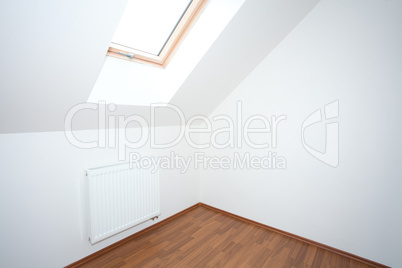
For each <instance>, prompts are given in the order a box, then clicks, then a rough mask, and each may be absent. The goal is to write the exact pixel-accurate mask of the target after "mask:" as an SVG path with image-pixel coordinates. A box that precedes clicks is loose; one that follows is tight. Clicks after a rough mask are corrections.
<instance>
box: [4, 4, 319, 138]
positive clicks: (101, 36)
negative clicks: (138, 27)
mask: <svg viewBox="0 0 402 268" xmlns="http://www.w3.org/2000/svg"><path fill="white" fill-rule="evenodd" d="M211 1H213V0H211ZM317 2H319V0H303V1H300V0H264V1H261V0H247V1H246V2H245V3H244V4H243V6H242V7H241V8H240V10H239V11H238V12H237V14H236V15H235V17H234V18H233V19H232V21H231V22H230V23H229V24H228V26H227V27H226V28H225V30H224V31H223V32H222V34H221V35H220V36H219V37H218V39H217V40H216V42H215V43H214V44H213V46H212V47H211V48H210V50H209V51H208V52H207V53H206V55H205V56H204V57H203V59H202V60H201V61H200V62H199V64H198V65H197V66H196V67H195V69H194V70H193V71H192V72H191V74H190V75H189V77H188V78H187V80H186V81H185V82H184V84H183V85H182V87H181V88H180V89H179V90H178V92H177V93H176V94H175V96H174V97H173V99H172V100H171V103H172V104H174V105H176V106H178V107H180V108H181V109H182V110H183V112H184V113H185V115H186V117H189V116H192V115H195V114H204V115H208V114H209V113H210V112H212V111H213V109H214V108H215V107H216V106H217V105H219V103H220V102H221V101H222V100H223V99H224V98H225V97H226V96H227V95H228V94H230V92H231V91H232V90H234V89H235V87H236V86H237V85H238V84H239V83H240V82H241V81H242V80H243V79H244V78H245V77H246V76H247V75H248V74H249V73H250V72H251V71H252V70H253V69H254V68H255V67H256V66H257V65H258V63H259V62H260V61H261V60H262V59H264V58H265V57H266V55H268V54H269V52H270V51H272V49H273V48H274V47H275V46H276V45H277V44H278V43H279V42H280V41H281V40H282V39H283V38H284V37H285V36H286V35H287V34H288V33H289V32H290V31H291V30H292V29H293V28H294V27H295V26H296V25H297V24H298V23H299V22H300V21H301V20H302V19H303V18H304V17H305V16H306V15H307V14H308V13H309V11H310V10H311V9H312V8H313V7H314V6H315V5H316V4H317ZM125 4H126V0H117V1H116V0H115V1H106V0H104V1H94V0H91V1H89V0H87V1H80V0H71V1H67V2H59V1H45V0H38V1H28V0H25V1H23V2H21V1H19V2H12V1H8V2H1V3H0V21H1V22H0V32H1V38H2V42H1V43H0V48H1V51H2V52H3V54H2V56H1V61H0V68H1V74H0V76H1V78H0V89H1V98H0V113H1V117H0V133H18V132H38V131H62V130H64V118H65V115H66V113H67V112H68V110H69V109H70V108H71V107H73V106H74V105H76V104H78V103H82V102H85V101H86V100H87V99H88V96H89V95H90V92H91V89H92V87H93V85H94V83H95V81H96V78H97V76H98V74H99V72H100V70H101V68H102V64H103V62H104V59H105V54H106V51H107V48H108V46H109V43H110V40H111V38H112V36H113V32H114V29H115V27H116V26H117V24H118V21H119V18H120V16H121V14H122V13H123V10H124V7H125ZM116 113H119V114H125V115H128V114H139V115H142V116H143V117H145V118H148V117H149V109H148V108H147V107H139V106H118V107H117V110H116ZM161 115H163V116H160V117H158V119H159V121H158V122H157V123H158V124H160V125H170V124H175V123H177V121H176V117H175V115H172V113H168V112H166V113H161ZM96 127H97V115H96V112H94V111H90V112H84V113H80V115H79V116H77V118H75V124H74V129H93V128H96Z"/></svg>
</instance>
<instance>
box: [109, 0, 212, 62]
mask: <svg viewBox="0 0 402 268" xmlns="http://www.w3.org/2000/svg"><path fill="white" fill-rule="evenodd" d="M205 3H206V0H192V1H189V0H169V1H167V0H146V1H144V0H129V1H128V3H127V6H126V9H125V11H124V14H123V16H122V18H121V20H120V23H119V26H118V27H117V30H116V32H115V34H114V36H113V39H112V43H111V45H110V47H109V51H108V53H107V55H108V56H113V57H117V58H121V59H126V60H132V61H139V62H147V63H151V64H153V65H158V66H161V67H165V66H166V64H167V62H168V60H169V58H170V57H171V56H172V55H173V53H174V51H175V50H176V49H177V47H178V46H179V45H180V42H181V41H182V39H183V38H184V35H185V34H186V32H187V31H188V30H189V28H190V27H191V25H192V24H193V23H194V22H195V20H196V18H197V17H198V15H199V14H200V12H201V10H202V8H203V7H204V5H205Z"/></svg>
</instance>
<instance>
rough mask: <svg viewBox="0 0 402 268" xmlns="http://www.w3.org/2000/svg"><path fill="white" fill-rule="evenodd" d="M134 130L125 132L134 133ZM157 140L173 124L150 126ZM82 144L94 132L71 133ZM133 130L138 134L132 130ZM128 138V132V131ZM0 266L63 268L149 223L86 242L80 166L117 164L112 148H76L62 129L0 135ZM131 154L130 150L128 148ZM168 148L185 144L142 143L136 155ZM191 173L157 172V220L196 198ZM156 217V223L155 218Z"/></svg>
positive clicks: (182, 149)
mask: <svg viewBox="0 0 402 268" xmlns="http://www.w3.org/2000/svg"><path fill="white" fill-rule="evenodd" d="M136 131H138V129H130V130H129V131H128V135H134V134H135V133H134V132H136ZM156 133H157V137H159V138H158V142H160V141H161V138H163V139H165V140H166V141H169V139H171V138H172V137H175V135H176V133H177V129H176V128H175V127H163V128H157V130H156ZM76 134H77V136H78V137H79V138H80V139H82V140H84V139H85V141H89V140H92V139H95V138H96V137H97V131H94V130H84V131H79V132H76ZM137 134H138V133H137ZM132 137H133V136H132ZM0 148H1V149H0V159H1V161H2V168H1V170H0V178H1V180H0V198H1V202H0V211H1V215H2V216H1V223H0V226H1V228H0V236H1V240H2V241H3V243H1V249H0V251H1V253H0V254H1V255H0V260H1V261H0V266H2V267H62V266H65V265H68V264H70V263H72V262H74V261H77V260H79V259H81V258H83V257H85V256H87V255H89V254H91V253H93V252H95V251H98V250H99V249H101V248H103V247H105V246H107V245H110V244H112V243H114V242H116V241H118V240H120V239H122V238H124V237H126V236H129V235H131V234H133V233H135V232H137V231H139V230H141V229H143V228H145V227H148V226H149V225H151V224H152V223H153V222H146V223H144V224H141V225H139V226H137V227H135V228H132V229H130V230H128V231H125V232H123V233H121V234H118V235H116V236H114V237H112V238H110V239H107V240H105V241H103V242H100V243H98V244H96V245H94V246H91V245H90V243H89V242H88V234H87V229H86V228H87V225H86V224H87V222H86V219H85V212H84V204H85V203H84V199H83V197H84V195H83V189H84V180H85V176H84V170H85V169H87V168H91V167H97V166H102V165H109V164H113V163H117V159H118V158H117V149H79V148H76V147H74V146H73V145H71V144H70V143H69V142H68V141H67V139H66V138H65V135H64V132H45V133H44V132H42V133H24V134H2V135H0ZM131 151H132V150H131ZM171 151H174V152H176V153H178V154H181V155H188V154H191V153H192V151H191V150H190V149H189V147H188V146H187V145H186V144H179V145H177V146H175V147H174V148H171V149H160V150H153V149H150V148H149V145H147V146H144V148H141V149H139V150H135V152H138V153H140V154H141V155H144V156H145V155H146V156H164V155H168V154H169V153H170V152H171ZM197 176H198V175H197V174H196V173H195V172H194V170H189V171H188V172H187V173H186V174H184V175H183V174H180V172H179V171H178V170H174V169H172V170H161V173H160V178H161V212H162V215H161V217H159V220H157V221H160V220H163V219H165V218H167V217H169V216H171V215H173V214H175V213H177V212H179V211H182V210H183V209H185V208H187V207H190V206H192V205H194V204H195V203H197V202H198V187H199V181H198V177H197ZM157 221H156V222H157Z"/></svg>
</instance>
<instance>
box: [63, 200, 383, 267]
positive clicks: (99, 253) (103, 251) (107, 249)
mask: <svg viewBox="0 0 402 268" xmlns="http://www.w3.org/2000/svg"><path fill="white" fill-rule="evenodd" d="M200 206H201V207H204V208H208V209H210V210H214V211H216V212H219V213H221V214H224V215H226V216H229V217H232V218H236V219H238V220H241V221H243V222H247V223H249V224H253V225H255V226H259V227H262V228H264V229H267V230H269V231H272V232H275V233H279V234H282V235H284V236H287V237H289V238H292V239H295V240H298V241H301V242H304V243H307V244H309V245H312V246H315V247H317V248H320V249H323V250H326V251H329V252H332V253H335V254H338V255H341V256H344V257H346V258H349V259H352V260H356V261H359V262H361V263H364V264H367V265H370V266H372V267H378V268H389V266H386V265H383V264H380V263H377V262H374V261H371V260H368V259H365V258H362V257H359V256H357V255H354V254H351V253H348V252H346V251H342V250H339V249H336V248H333V247H330V246H327V245H324V244H321V243H318V242H316V241H313V240H310V239H307V238H304V237H301V236H298V235H295V234H292V233H288V232H285V231H282V230H280V229H277V228H273V227H271V226H268V225H265V224H262V223H259V222H256V221H253V220H250V219H247V218H244V217H241V216H238V215H236V214H233V213H230V212H227V211H224V210H221V209H218V208H215V207H212V206H209V205H206V204H204V203H198V204H195V205H193V206H191V207H189V208H187V209H185V210H183V211H180V212H179V213H176V214H174V215H173V216H170V217H169V218H166V219H164V220H162V221H160V222H158V223H155V224H154V225H152V226H150V227H148V228H145V229H144V230H142V231H139V232H137V233H135V234H133V235H131V236H129V237H126V238H124V239H122V240H120V241H118V242H116V243H114V244H112V245H110V246H107V247H105V248H103V249H101V250H99V251H97V252H95V253H93V254H91V255H89V256H87V257H84V258H82V259H80V260H78V261H76V262H74V263H72V264H70V265H67V266H66V268H76V267H80V266H81V265H83V264H85V263H87V262H90V261H91V260H93V259H96V258H98V257H100V256H102V255H103V254H106V253H108V252H110V251H112V250H114V249H115V248H117V247H120V246H123V245H124V244H126V243H128V242H129V241H131V240H133V239H136V238H137V237H139V236H141V235H143V234H145V233H148V232H151V231H152V230H155V229H157V228H160V227H161V226H163V225H165V224H166V223H168V222H170V221H172V220H174V219H176V218H178V217H180V216H181V215H183V214H185V213H187V212H188V211H191V210H193V209H195V208H197V207H200Z"/></svg>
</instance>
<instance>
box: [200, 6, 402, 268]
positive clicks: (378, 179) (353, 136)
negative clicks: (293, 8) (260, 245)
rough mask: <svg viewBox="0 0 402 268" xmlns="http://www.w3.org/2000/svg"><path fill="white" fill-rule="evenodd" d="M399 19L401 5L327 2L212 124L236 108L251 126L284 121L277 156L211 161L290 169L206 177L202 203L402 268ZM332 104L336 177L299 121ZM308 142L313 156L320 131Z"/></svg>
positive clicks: (224, 105) (321, 138)
mask: <svg viewBox="0 0 402 268" xmlns="http://www.w3.org/2000/svg"><path fill="white" fill-rule="evenodd" d="M401 12H402V2H401V1H378V0H352V1H351V0H342V1H339V0H336V1H335V0H323V1H321V2H320V3H319V4H318V5H317V6H316V7H315V9H313V11H312V12H311V13H310V14H309V15H308V16H307V17H306V18H305V19H304V20H303V21H302V22H301V23H300V24H299V25H298V26H297V27H296V28H295V29H294V30H293V31H292V32H291V33H290V34H289V35H288V36H287V38H285V40H283V41H282V42H281V43H280V44H279V46H278V47H276V49H275V50H274V51H273V52H272V53H271V54H269V55H268V56H267V57H266V58H265V59H264V60H263V62H262V63H261V64H260V65H259V66H258V67H257V68H256V69H255V70H254V71H253V72H252V73H251V74H250V75H249V76H248V77H247V78H246V79H245V80H244V81H243V82H242V83H241V84H240V86H239V87H238V88H237V89H236V90H235V91H234V92H233V93H232V94H231V95H230V96H229V97H228V98H227V99H226V100H225V101H224V102H223V103H222V104H221V105H220V106H219V107H218V108H217V109H216V110H215V111H214V112H213V114H212V115H211V118H212V117H213V116H215V115H219V114H226V115H229V116H231V117H232V118H235V115H236V114H235V109H236V102H237V101H238V100H240V101H242V104H243V110H244V112H243V116H244V118H245V119H246V118H247V117H249V116H251V115H254V114H261V115H264V116H266V117H268V118H270V117H271V115H277V116H279V115H286V116H287V120H285V121H283V122H281V123H280V124H279V127H278V147H277V148H272V147H270V148H268V149H264V150H261V149H260V150H254V149H250V148H248V147H247V146H244V144H243V147H242V148H235V149H224V150H216V149H208V150H205V151H204V153H205V154H206V155H208V156H216V155H217V156H229V157H232V158H233V154H234V153H235V152H240V153H241V154H243V153H245V152H251V154H252V155H257V156H263V155H266V154H267V152H268V151H272V152H276V153H277V154H278V155H281V156H284V157H285V158H286V159H287V169H286V170H233V169H227V170H223V169H219V170H213V169H205V170H202V171H201V175H200V183H201V188H200V198H201V202H204V203H206V204H209V205H212V206H215V207H218V208H221V209H224V210H226V211H229V212H232V213H235V214H238V215H241V216H244V217H247V218H250V219H252V220H255V221H258V222H262V223H264V224H267V225H270V226H273V227H276V228H279V229H282V230H285V231H288V232H291V233H294V234H297V235H300V236H303V237H306V238H309V239H312V240H315V241H318V242H321V243H324V244H327V245H330V246H333V247H335V248H339V249H341V250H344V251H347V252H351V253H354V254H357V255H359V256H362V257H365V258H368V259H372V260H374V261H377V262H380V263H384V264H387V265H391V266H393V267H402V259H401V256H400V241H401V239H402V231H401V228H400V226H402V214H401V213H400V212H401V205H402V196H401V194H400V189H401V187H402V177H401V173H402V168H401V165H400V161H401V160H402V157H401V150H402V142H401V139H400V133H401V130H402V126H401V120H400V116H401V114H402V106H401V105H400V103H401V98H402V91H401V88H402V76H401V73H402V54H401V47H402V31H401V28H400V25H402V14H401ZM335 100H339V108H340V117H339V127H340V130H339V133H340V137H339V142H340V146H339V149H340V156H339V159H340V163H339V166H338V167H337V168H333V167H330V166H328V165H326V164H324V163H322V162H320V161H318V160H317V159H315V158H313V157H312V156H311V155H310V154H308V153H307V152H306V151H305V150H304V148H303V146H302V144H301V135H300V133H301V125H302V123H303V121H304V120H305V119H306V118H307V117H308V116H309V115H310V114H311V113H313V112H314V111H315V110H317V109H319V108H323V107H324V105H326V104H328V103H330V102H332V101H335ZM218 127H222V126H219V125H217V124H215V125H214V128H215V129H216V128H218ZM266 135H267V134H266ZM306 135H308V137H307V138H308V140H309V142H310V143H311V145H312V146H315V147H320V148H323V146H324V145H325V144H324V138H325V131H324V125H321V129H320V126H318V127H317V126H314V128H313V127H312V128H311V129H310V130H309V132H308V133H307V132H306ZM251 137H252V139H253V140H254V141H255V142H262V141H263V140H264V137H267V136H264V135H263V134H254V136H253V135H251ZM268 138H269V136H268ZM224 140H225V136H224V135H222V136H221V142H222V141H224Z"/></svg>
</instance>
